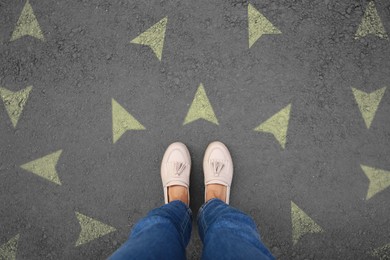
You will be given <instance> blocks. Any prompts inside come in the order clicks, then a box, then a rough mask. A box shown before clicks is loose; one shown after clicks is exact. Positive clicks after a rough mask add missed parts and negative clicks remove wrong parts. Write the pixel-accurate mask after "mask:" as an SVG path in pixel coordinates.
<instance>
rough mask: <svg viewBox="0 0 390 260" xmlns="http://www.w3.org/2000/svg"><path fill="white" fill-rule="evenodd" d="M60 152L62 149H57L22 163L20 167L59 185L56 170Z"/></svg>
mask: <svg viewBox="0 0 390 260" xmlns="http://www.w3.org/2000/svg"><path fill="white" fill-rule="evenodd" d="M61 153H62V150H59V151H57V152H54V153H51V154H49V155H46V156H44V157H42V158H39V159H36V160H34V161H31V162H28V163H26V164H23V165H22V166H20V167H21V168H22V169H24V170H26V171H29V172H32V173H34V174H36V175H38V176H40V177H42V178H45V179H46V180H49V181H51V182H53V183H55V184H58V185H61V181H60V178H59V177H58V174H57V170H56V166H57V162H58V159H59V158H60V156H61Z"/></svg>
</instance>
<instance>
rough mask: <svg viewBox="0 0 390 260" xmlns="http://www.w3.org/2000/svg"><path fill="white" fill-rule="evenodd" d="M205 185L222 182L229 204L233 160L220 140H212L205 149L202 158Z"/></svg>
mask: <svg viewBox="0 0 390 260" xmlns="http://www.w3.org/2000/svg"><path fill="white" fill-rule="evenodd" d="M203 172H204V185H205V192H204V196H205V201H206V186H207V185H209V184H222V185H224V186H226V204H229V198H230V187H231V184H232V179H233V161H232V157H231V155H230V152H229V150H228V148H227V147H226V146H225V145H224V144H223V143H221V142H218V141H216V142H212V143H210V144H209V146H208V147H207V149H206V152H205V155H204V158H203Z"/></svg>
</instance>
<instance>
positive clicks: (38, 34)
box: [11, 0, 45, 41]
mask: <svg viewBox="0 0 390 260" xmlns="http://www.w3.org/2000/svg"><path fill="white" fill-rule="evenodd" d="M26 35H29V36H32V37H35V38H37V39H39V40H41V41H45V37H44V36H43V33H42V30H41V28H40V27H39V23H38V21H37V18H36V17H35V14H34V11H33V9H32V7H31V5H30V3H29V1H28V0H27V2H26V4H25V5H24V7H23V10H22V13H21V15H20V17H19V20H18V22H17V23H16V27H15V30H14V32H13V33H12V37H11V41H14V40H17V39H19V38H21V37H23V36H26Z"/></svg>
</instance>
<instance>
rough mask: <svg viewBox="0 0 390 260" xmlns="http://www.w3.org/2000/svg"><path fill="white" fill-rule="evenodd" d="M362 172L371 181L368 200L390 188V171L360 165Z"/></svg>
mask: <svg viewBox="0 0 390 260" xmlns="http://www.w3.org/2000/svg"><path fill="white" fill-rule="evenodd" d="M360 167H362V170H363V171H364V173H365V174H366V176H367V178H368V179H369V180H370V184H369V186H368V191H367V196H366V200H369V199H371V198H372V197H373V196H374V195H375V194H377V193H379V192H381V191H383V190H385V189H386V188H387V187H389V186H390V171H385V170H381V169H377V168H372V167H369V166H366V165H360Z"/></svg>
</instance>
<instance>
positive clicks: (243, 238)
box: [198, 199, 275, 260]
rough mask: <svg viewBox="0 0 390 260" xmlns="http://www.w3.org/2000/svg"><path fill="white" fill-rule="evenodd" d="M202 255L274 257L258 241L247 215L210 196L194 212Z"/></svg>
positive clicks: (239, 257) (238, 257)
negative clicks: (201, 244) (201, 245)
mask: <svg viewBox="0 0 390 260" xmlns="http://www.w3.org/2000/svg"><path fill="white" fill-rule="evenodd" d="M198 229H199V236H200V238H201V240H202V242H203V254H202V259H246V260H250V259H264V260H265V259H275V258H274V257H273V256H272V254H271V252H270V251H269V250H268V249H267V248H266V247H265V246H264V244H263V243H262V242H261V239H260V235H259V232H258V230H257V227H256V224H255V222H254V221H253V219H252V218H251V217H249V216H248V215H246V214H245V213H243V212H241V211H239V210H238V209H235V208H233V207H231V206H229V205H228V204H226V203H225V202H223V201H221V200H219V199H211V200H209V201H208V202H206V203H205V204H203V206H202V207H201V208H200V210H199V212H198Z"/></svg>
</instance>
